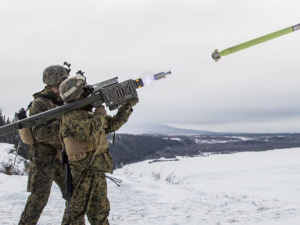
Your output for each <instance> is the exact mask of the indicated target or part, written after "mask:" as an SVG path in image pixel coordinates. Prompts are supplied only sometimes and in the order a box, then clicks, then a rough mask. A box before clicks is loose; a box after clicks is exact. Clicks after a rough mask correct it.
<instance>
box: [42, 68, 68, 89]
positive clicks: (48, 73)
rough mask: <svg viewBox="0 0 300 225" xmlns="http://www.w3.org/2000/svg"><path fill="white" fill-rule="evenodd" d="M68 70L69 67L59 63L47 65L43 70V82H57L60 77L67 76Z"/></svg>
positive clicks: (50, 83) (48, 83)
mask: <svg viewBox="0 0 300 225" xmlns="http://www.w3.org/2000/svg"><path fill="white" fill-rule="evenodd" d="M68 67H69V66H68ZM69 72H70V67H69V69H67V68H65V67H64V66H61V65H52V66H48V67H47V68H46V69H45V70H44V72H43V82H44V84H47V85H53V84H58V83H59V81H60V80H61V79H62V78H67V77H68V76H69Z"/></svg>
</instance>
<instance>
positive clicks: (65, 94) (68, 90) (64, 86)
mask: <svg viewBox="0 0 300 225" xmlns="http://www.w3.org/2000/svg"><path fill="white" fill-rule="evenodd" d="M79 76H80V75H79ZM82 77H83V76H82ZM85 84H86V83H85V80H81V79H79V80H78V79H77V77H76V76H75V77H70V78H68V79H67V80H64V81H63V82H62V83H61V85H60V87H59V92H60V96H61V98H62V100H63V101H65V102H71V101H74V100H76V99H77V98H79V97H80V96H81V95H82V93H83V88H84V86H85Z"/></svg>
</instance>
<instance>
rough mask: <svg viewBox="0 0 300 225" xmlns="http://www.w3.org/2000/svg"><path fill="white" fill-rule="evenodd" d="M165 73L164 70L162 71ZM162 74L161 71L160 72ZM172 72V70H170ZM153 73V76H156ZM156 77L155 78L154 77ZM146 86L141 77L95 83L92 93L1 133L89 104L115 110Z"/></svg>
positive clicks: (91, 88)
mask: <svg viewBox="0 0 300 225" xmlns="http://www.w3.org/2000/svg"><path fill="white" fill-rule="evenodd" d="M162 73H164V72H162ZM159 74H161V73H159ZM166 74H167V73H166ZM168 74H170V72H168ZM155 76H156V74H155V75H153V77H155ZM153 79H154V78H153ZM143 86H144V83H143V80H142V79H141V78H139V79H136V80H132V79H129V80H126V81H124V82H122V83H119V82H118V77H115V78H112V79H109V80H106V81H103V82H100V83H97V84H94V85H91V86H89V87H88V88H89V89H90V91H91V95H90V96H88V97H86V98H84V99H81V100H79V101H76V102H72V103H68V104H66V105H63V106H60V107H57V108H54V109H51V110H48V111H45V112H42V113H39V114H36V115H34V116H31V117H29V118H25V119H21V120H18V121H16V122H14V123H11V124H8V125H5V126H2V127H0V135H4V134H7V133H11V132H13V131H15V130H18V129H22V128H31V127H32V126H37V125H40V124H45V125H46V124H47V123H48V122H49V121H51V120H53V119H55V118H59V117H61V116H62V115H63V114H64V113H67V112H69V111H72V110H75V109H80V108H83V107H85V106H88V105H92V106H94V107H97V106H99V105H102V104H105V105H106V106H107V107H108V108H109V110H115V109H117V108H118V107H119V106H121V105H123V104H125V103H126V102H127V101H128V100H130V99H133V98H138V94H137V91H136V89H138V88H141V87H143Z"/></svg>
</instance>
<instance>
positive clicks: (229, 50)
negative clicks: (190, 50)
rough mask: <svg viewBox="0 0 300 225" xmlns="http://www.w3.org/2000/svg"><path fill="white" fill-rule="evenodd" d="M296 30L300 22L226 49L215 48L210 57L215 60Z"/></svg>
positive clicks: (299, 28) (299, 26) (298, 28)
mask: <svg viewBox="0 0 300 225" xmlns="http://www.w3.org/2000/svg"><path fill="white" fill-rule="evenodd" d="M297 30H300V24H297V25H295V26H291V27H288V28H285V29H282V30H279V31H276V32H273V33H270V34H267V35H264V36H261V37H259V38H256V39H253V40H251V41H247V42H244V43H242V44H239V45H235V46H232V47H230V48H227V49H225V50H223V51H221V52H219V51H218V49H216V50H215V51H214V52H213V53H212V58H213V59H214V60H215V61H216V62H217V61H218V60H219V59H220V58H221V56H225V55H229V54H231V53H234V52H237V51H240V50H243V49H246V48H250V47H252V46H254V45H258V44H260V43H263V42H266V41H269V40H271V39H274V38H277V37H280V36H283V35H286V34H289V33H292V32H294V31H297Z"/></svg>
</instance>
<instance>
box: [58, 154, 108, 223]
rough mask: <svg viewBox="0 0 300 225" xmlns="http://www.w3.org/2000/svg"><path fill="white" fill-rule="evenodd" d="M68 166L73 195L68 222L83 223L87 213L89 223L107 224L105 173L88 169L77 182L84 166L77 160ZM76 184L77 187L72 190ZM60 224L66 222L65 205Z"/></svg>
mask: <svg viewBox="0 0 300 225" xmlns="http://www.w3.org/2000/svg"><path fill="white" fill-rule="evenodd" d="M86 160H89V158H88V157H87V158H85V159H83V160H81V161H86ZM94 163H95V162H94ZM83 164H84V163H83ZM70 168H71V174H72V185H73V195H72V198H71V201H70V224H71V225H83V224H85V223H84V221H85V219H84V218H85V215H87V218H88V220H89V222H90V224H91V225H108V224H109V222H108V219H107V217H108V215H109V211H110V203H109V200H108V198H107V183H106V177H105V173H100V172H92V171H93V170H90V172H88V173H87V174H86V175H85V176H84V177H83V178H82V180H81V181H80V183H79V180H80V179H81V177H82V175H83V173H84V170H85V169H86V167H85V166H83V165H82V164H81V165H79V164H78V162H77V164H76V165H74V164H70ZM78 184H79V185H78ZM77 185H78V187H77V189H76V190H74V189H75V188H76V186H77ZM74 191H75V192H74ZM62 224H63V225H67V224H68V214H67V207H66V210H65V213H64V218H63V221H62Z"/></svg>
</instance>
